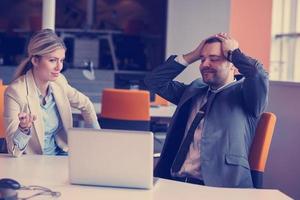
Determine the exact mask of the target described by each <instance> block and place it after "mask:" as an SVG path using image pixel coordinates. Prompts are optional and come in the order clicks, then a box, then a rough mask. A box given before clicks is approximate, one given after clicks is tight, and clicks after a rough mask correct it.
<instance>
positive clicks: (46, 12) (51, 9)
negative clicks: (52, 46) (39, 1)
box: [42, 0, 56, 30]
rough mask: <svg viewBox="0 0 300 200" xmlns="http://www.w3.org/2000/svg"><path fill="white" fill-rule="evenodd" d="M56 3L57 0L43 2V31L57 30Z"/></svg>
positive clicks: (44, 0)
mask: <svg viewBox="0 0 300 200" xmlns="http://www.w3.org/2000/svg"><path fill="white" fill-rule="evenodd" d="M55 2H56V0H43V21H42V22H43V23H42V28H43V29H44V28H50V29H53V30H54V29H55Z"/></svg>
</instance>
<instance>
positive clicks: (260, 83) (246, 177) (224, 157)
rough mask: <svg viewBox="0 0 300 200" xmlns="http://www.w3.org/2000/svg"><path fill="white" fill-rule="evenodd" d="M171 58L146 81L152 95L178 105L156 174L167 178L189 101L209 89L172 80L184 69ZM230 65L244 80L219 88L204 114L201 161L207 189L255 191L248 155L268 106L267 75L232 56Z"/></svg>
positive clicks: (241, 57) (250, 62) (246, 59)
mask: <svg viewBox="0 0 300 200" xmlns="http://www.w3.org/2000/svg"><path fill="white" fill-rule="evenodd" d="M174 58H175V56H171V57H170V58H169V59H168V60H167V61H166V62H165V63H164V64H162V65H161V66H158V67H157V68H156V69H154V71H153V72H152V73H151V74H149V75H148V76H147V77H146V78H145V83H146V85H147V86H148V87H149V88H150V89H151V90H152V91H154V92H155V93H158V94H159V95H160V96H162V97H163V98H165V99H167V100H168V101H170V102H172V103H174V104H176V105H177V109H176V111H175V113H174V116H173V118H172V122H171V123H170V126H169V130H168V134H167V137H166V140H165V144H164V147H163V150H162V153H161V157H160V160H159V162H158V164H157V166H156V168H155V171H154V175H155V176H157V177H162V178H171V174H170V169H171V166H172V163H173V161H174V158H175V156H176V154H177V151H178V149H179V146H180V144H181V142H182V139H183V136H184V132H185V128H186V123H187V119H188V117H189V112H190V109H191V106H192V105H191V102H192V98H193V97H195V96H197V95H205V94H206V92H207V90H208V85H206V84H205V83H204V82H203V81H202V80H201V79H197V80H195V81H193V82H192V83H191V84H189V85H185V84H183V83H180V82H177V81H173V79H174V78H175V77H176V76H177V75H178V74H179V73H181V72H182V71H183V70H184V69H185V67H184V66H183V65H181V64H179V63H177V62H176V61H174ZM232 60H233V63H234V65H235V66H236V67H237V68H238V69H239V72H240V73H241V74H242V75H243V76H244V77H242V78H241V79H238V80H237V81H236V82H234V83H231V84H230V85H228V86H227V87H225V88H223V89H221V90H220V91H218V93H217V94H216V96H215V98H214V99H213V101H212V102H211V106H209V107H208V108H207V110H206V116H205V121H204V127H203V131H202V139H201V147H200V149H201V150H200V159H201V160H200V162H201V172H202V174H203V180H204V183H205V185H208V186H220V187H253V184H252V179H251V172H250V168H249V163H248V153H249V150H250V147H251V143H252V140H253V137H254V134H255V127H256V124H257V122H258V120H259V117H260V115H261V113H262V112H263V111H264V109H265V107H266V104H267V96H268V87H269V83H268V75H267V73H266V72H265V71H264V70H263V67H262V65H261V64H260V63H259V62H257V61H256V60H254V59H252V58H249V57H247V56H245V55H244V54H242V53H241V52H240V51H239V50H235V51H234V52H233V56H232Z"/></svg>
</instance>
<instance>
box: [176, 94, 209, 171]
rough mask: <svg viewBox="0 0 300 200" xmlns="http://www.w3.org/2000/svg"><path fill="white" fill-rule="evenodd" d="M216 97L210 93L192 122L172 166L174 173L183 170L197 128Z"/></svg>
mask: <svg viewBox="0 0 300 200" xmlns="http://www.w3.org/2000/svg"><path fill="white" fill-rule="evenodd" d="M214 96H215V93H212V92H210V91H209V92H208V94H207V101H206V102H205V103H204V104H203V105H202V107H201V108H200V109H199V111H198V112H197V114H196V116H195V118H194V120H193V121H192V123H191V126H190V128H189V130H188V132H187V134H186V137H185V138H184V140H183V142H182V144H181V146H180V148H179V150H178V152H177V155H176V157H175V160H174V162H173V165H172V171H173V172H178V171H179V170H180V169H181V166H182V164H183V162H184V161H185V158H186V155H187V153H188V151H189V148H190V144H191V142H192V141H193V138H194V134H195V130H196V128H197V126H198V125H199V123H200V121H201V120H202V119H203V117H204V115H205V111H206V108H207V106H208V104H210V103H211V101H212V99H213V98H214Z"/></svg>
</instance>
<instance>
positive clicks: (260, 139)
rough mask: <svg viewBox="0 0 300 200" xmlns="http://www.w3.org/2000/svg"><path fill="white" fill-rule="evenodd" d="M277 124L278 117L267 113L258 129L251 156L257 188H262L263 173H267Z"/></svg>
mask: <svg viewBox="0 0 300 200" xmlns="http://www.w3.org/2000/svg"><path fill="white" fill-rule="evenodd" d="M275 124H276V115H275V114H274V113H271V112H265V113H263V114H262V115H261V117H260V120H259V122H258V124H257V127H256V131H255V136H254V139H253V143H252V146H251V149H250V154H249V164H250V168H251V175H252V181H253V185H254V187H256V188H262V182H263V173H264V171H265V166H266V161H267V158H268V154H269V148H270V144H271V140H272V136H273V132H274V128H275Z"/></svg>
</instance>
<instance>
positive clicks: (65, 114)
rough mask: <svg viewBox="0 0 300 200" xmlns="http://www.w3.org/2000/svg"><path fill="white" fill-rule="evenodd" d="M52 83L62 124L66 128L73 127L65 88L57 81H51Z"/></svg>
mask: <svg viewBox="0 0 300 200" xmlns="http://www.w3.org/2000/svg"><path fill="white" fill-rule="evenodd" d="M50 85H51V88H52V91H53V95H54V99H55V103H56V106H57V110H58V112H59V115H60V118H61V120H62V124H63V126H64V128H65V130H67V129H68V128H71V127H72V124H73V122H72V112H71V109H70V106H68V105H66V104H69V100H68V99H67V98H66V95H65V94H64V92H63V90H62V89H61V88H60V87H59V86H58V85H57V84H56V83H55V82H51V83H50Z"/></svg>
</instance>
